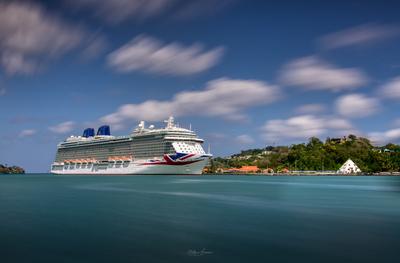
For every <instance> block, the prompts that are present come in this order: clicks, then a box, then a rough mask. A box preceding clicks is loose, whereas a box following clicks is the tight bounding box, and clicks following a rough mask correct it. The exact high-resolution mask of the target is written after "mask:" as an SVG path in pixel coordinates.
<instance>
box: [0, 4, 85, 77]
mask: <svg viewBox="0 0 400 263" xmlns="http://www.w3.org/2000/svg"><path fill="white" fill-rule="evenodd" d="M83 35H84V34H83V32H82V30H80V29H79V28H74V27H72V26H70V25H68V24H66V23H65V22H63V21H61V20H60V19H59V18H57V17H54V16H51V15H48V14H47V13H46V12H45V11H44V10H43V9H42V8H41V7H40V6H38V5H36V4H32V3H23V2H11V3H0V50H1V51H0V64H1V66H2V67H3V69H4V71H5V72H6V73H7V74H9V75H13V74H30V73H34V72H35V71H37V70H38V69H39V67H40V64H41V63H43V61H45V60H48V59H50V58H54V57H57V56H59V55H61V54H63V53H65V52H67V51H69V50H71V49H72V48H74V47H76V46H77V45H78V44H79V43H80V42H81V40H82V38H83Z"/></svg>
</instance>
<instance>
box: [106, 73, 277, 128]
mask: <svg viewBox="0 0 400 263" xmlns="http://www.w3.org/2000/svg"><path fill="white" fill-rule="evenodd" d="M278 98H279V89H278V88H277V87H276V86H272V85H269V84H267V83H265V82H262V81H258V80H240V79H228V78H221V79H216V80H212V81H210V82H208V83H207V85H206V87H205V88H204V89H202V90H198V91H182V92H179V93H177V94H176V95H175V96H174V97H173V98H172V99H171V100H167V101H157V100H148V101H145V102H142V103H139V104H125V105H122V106H121V107H120V108H119V109H118V110H117V111H116V112H114V113H111V114H109V115H106V116H104V117H102V118H101V122H103V123H109V124H113V125H115V124H117V125H121V124H123V123H126V121H127V120H147V121H159V120H163V119H165V118H167V117H168V116H170V115H174V116H193V115H197V116H215V117H222V118H225V119H232V120H239V119H243V118H245V117H246V116H245V115H244V113H243V111H244V110H245V109H247V108H249V107H253V106H256V105H262V104H269V103H272V102H274V101H276V100H277V99H278Z"/></svg>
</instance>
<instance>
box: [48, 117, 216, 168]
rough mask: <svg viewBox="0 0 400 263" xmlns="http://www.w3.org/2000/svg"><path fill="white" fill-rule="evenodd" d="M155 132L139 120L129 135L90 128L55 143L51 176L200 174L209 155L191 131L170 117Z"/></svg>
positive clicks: (201, 141) (108, 129) (106, 129)
mask: <svg viewBox="0 0 400 263" xmlns="http://www.w3.org/2000/svg"><path fill="white" fill-rule="evenodd" d="M165 122H166V127H165V128H161V129H156V128H155V127H154V125H150V126H148V127H146V126H145V122H144V121H140V123H139V125H138V126H137V127H136V128H135V130H134V131H133V132H132V134H130V135H128V136H112V135H111V133H110V127H109V126H107V125H104V126H101V127H100V128H99V129H98V131H97V133H96V135H95V130H94V129H93V128H87V129H85V130H84V132H83V135H82V136H71V137H69V138H67V139H66V140H65V141H63V142H61V143H59V144H58V147H57V154H56V158H55V161H54V163H53V164H52V166H51V172H52V173H54V174H201V173H202V170H203V168H204V167H205V166H206V165H207V164H208V162H209V160H210V159H211V157H212V155H211V154H210V153H209V152H208V153H206V152H205V151H204V149H203V147H202V146H201V144H202V143H203V142H204V141H203V140H202V139H200V138H198V136H197V135H196V133H195V132H194V131H192V130H191V129H184V128H181V127H178V126H177V125H176V124H175V123H174V118H173V117H169V118H168V120H166V121H165Z"/></svg>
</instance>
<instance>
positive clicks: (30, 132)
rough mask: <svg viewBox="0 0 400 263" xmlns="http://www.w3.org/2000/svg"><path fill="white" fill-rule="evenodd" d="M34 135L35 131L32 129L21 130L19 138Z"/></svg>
mask: <svg viewBox="0 0 400 263" xmlns="http://www.w3.org/2000/svg"><path fill="white" fill-rule="evenodd" d="M35 133H36V130H33V129H27V130H23V131H21V132H20V133H19V137H30V136H32V135H34V134H35Z"/></svg>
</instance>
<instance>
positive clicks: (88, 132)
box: [82, 128, 94, 138]
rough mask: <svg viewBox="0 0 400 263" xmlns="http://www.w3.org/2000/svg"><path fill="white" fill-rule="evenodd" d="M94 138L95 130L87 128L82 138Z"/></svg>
mask: <svg viewBox="0 0 400 263" xmlns="http://www.w3.org/2000/svg"><path fill="white" fill-rule="evenodd" d="M93 136H94V129H93V128H86V129H85V130H84V131H83V135H82V137H85V138H88V137H93Z"/></svg>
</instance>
